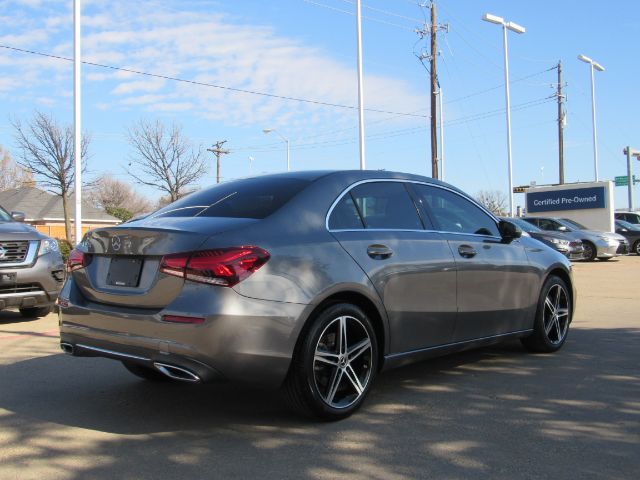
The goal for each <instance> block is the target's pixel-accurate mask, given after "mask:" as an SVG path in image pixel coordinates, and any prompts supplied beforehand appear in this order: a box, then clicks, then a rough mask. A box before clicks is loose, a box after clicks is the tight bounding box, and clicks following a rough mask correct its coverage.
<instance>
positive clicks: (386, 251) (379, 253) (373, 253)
mask: <svg viewBox="0 0 640 480" xmlns="http://www.w3.org/2000/svg"><path fill="white" fill-rule="evenodd" d="M367 255H369V256H370V257H371V258H373V259H374V260H384V259H385V258H389V257H390V256H391V255H393V250H391V249H390V248H389V247H387V246H386V245H369V246H368V247H367Z"/></svg>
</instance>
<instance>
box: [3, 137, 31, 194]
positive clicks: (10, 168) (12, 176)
mask: <svg viewBox="0 0 640 480" xmlns="http://www.w3.org/2000/svg"><path fill="white" fill-rule="evenodd" d="M35 183H36V182H35V180H34V179H33V174H32V173H31V171H30V170H26V169H24V168H22V167H21V166H20V165H17V164H16V163H15V162H14V161H13V158H11V154H10V153H9V151H8V150H5V149H4V148H2V146H1V145H0V190H9V189H11V188H20V187H33V186H35Z"/></svg>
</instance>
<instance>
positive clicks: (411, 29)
mask: <svg viewBox="0 0 640 480" xmlns="http://www.w3.org/2000/svg"><path fill="white" fill-rule="evenodd" d="M302 1H303V2H304V3H308V4H310V5H315V6H317V7H322V8H326V9H327V10H333V11H334V12H338V13H344V14H346V15H351V16H354V15H355V13H354V12H350V11H349V10H343V9H341V8H338V7H334V6H332V5H327V4H326V3H320V2H314V1H312V0H302ZM348 3H352V2H348ZM362 18H364V19H365V20H370V21H372V22H376V23H381V24H383V25H389V26H391V27H396V28H401V29H402V30H409V31H410V32H413V28H410V27H405V26H404V25H399V24H397V23H392V22H388V21H386V20H380V19H377V18H372V17H366V16H363V17H362Z"/></svg>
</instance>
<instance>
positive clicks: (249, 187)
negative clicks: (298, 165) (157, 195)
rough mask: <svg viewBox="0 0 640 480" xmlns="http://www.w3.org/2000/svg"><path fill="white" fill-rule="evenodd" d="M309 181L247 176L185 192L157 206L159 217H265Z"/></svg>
mask: <svg viewBox="0 0 640 480" xmlns="http://www.w3.org/2000/svg"><path fill="white" fill-rule="evenodd" d="M310 183H311V181H310V180H303V179H299V178H282V177H280V178H265V177H262V178H247V179H243V180H235V181H233V182H229V183H223V184H220V185H216V186H215V187H211V188H206V189H204V190H200V191H198V192H194V193H192V194H190V195H187V196H186V197H184V198H181V199H180V200H177V201H175V202H173V203H172V204H170V205H167V206H166V207H164V208H162V209H160V210H158V211H157V212H156V213H155V214H153V215H152V218H162V217H233V218H255V219H262V218H265V217H268V216H269V215H271V214H272V213H274V212H275V211H276V210H278V209H279V208H280V207H282V206H283V205H284V204H285V203H287V202H288V201H289V200H291V198H293V196H294V195H296V194H297V193H298V192H300V191H301V190H302V189H304V188H305V187H306V186H307V185H309V184H310Z"/></svg>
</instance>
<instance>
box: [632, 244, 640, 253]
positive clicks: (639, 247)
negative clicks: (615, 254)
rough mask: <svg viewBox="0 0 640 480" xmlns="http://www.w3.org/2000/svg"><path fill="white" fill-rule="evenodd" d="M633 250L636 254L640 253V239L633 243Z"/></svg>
mask: <svg viewBox="0 0 640 480" xmlns="http://www.w3.org/2000/svg"><path fill="white" fill-rule="evenodd" d="M631 252H632V253H635V254H636V255H640V240H636V243H634V244H633V248H632V249H631Z"/></svg>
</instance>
